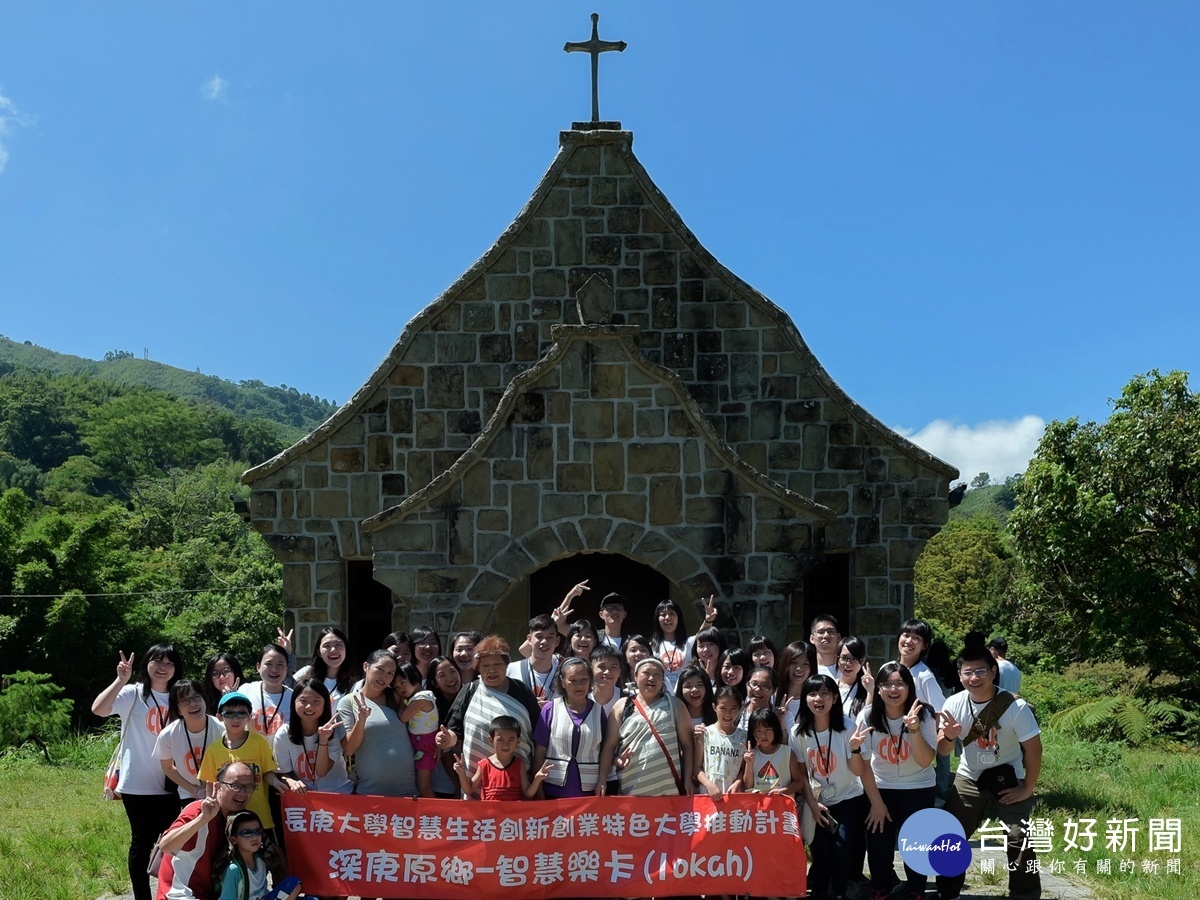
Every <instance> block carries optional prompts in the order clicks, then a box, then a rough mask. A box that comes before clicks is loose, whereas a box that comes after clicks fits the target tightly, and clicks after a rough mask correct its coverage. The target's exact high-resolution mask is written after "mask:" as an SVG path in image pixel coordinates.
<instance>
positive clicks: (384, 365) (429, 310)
mask: <svg viewBox="0 0 1200 900" xmlns="http://www.w3.org/2000/svg"><path fill="white" fill-rule="evenodd" d="M585 143H586V144H589V145H597V144H612V145H614V146H615V147H616V148H617V149H618V151H619V152H620V153H621V155H622V157H623V158H624V159H625V161H626V162H627V163H628V165H629V168H630V172H631V173H632V174H633V176H634V177H635V178H636V179H637V180H638V182H639V183H640V184H641V186H642V187H643V189H645V191H646V196H647V198H648V199H649V201H650V203H651V204H653V205H654V206H655V207H656V208H657V211H658V212H659V214H660V215H661V216H662V218H663V220H664V222H665V223H666V224H667V225H668V226H669V227H670V228H671V229H672V230H673V231H674V232H675V233H676V235H677V236H678V237H679V238H680V239H681V240H683V241H684V242H685V243H686V244H687V245H688V247H689V248H690V249H692V250H693V251H695V252H696V253H697V254H698V255H699V257H700V259H701V261H702V262H703V264H705V265H707V266H710V267H711V268H712V271H713V273H714V274H715V275H716V277H718V278H720V279H722V280H723V281H725V282H726V283H727V284H728V285H729V286H730V287H731V288H733V289H734V290H735V291H737V292H738V293H740V294H742V295H744V296H745V298H746V299H747V301H748V302H750V303H751V304H753V305H756V306H758V307H760V309H761V311H762V312H764V313H765V314H766V315H767V316H769V317H770V318H771V319H772V320H773V321H774V322H775V324H776V325H777V326H779V327H780V328H781V329H782V330H783V332H784V333H785V334H786V335H787V336H788V339H789V340H790V341H791V342H792V344H793V346H794V348H795V350H796V352H797V353H799V354H800V356H801V357H802V358H803V359H804V360H806V361H807V363H808V364H809V366H810V367H811V370H812V375H813V377H814V378H815V379H816V380H817V382H818V383H819V384H820V385H821V386H822V387H824V388H825V390H826V391H827V392H828V393H829V395H830V398H831V399H833V400H834V401H836V402H837V403H840V404H841V405H842V406H843V407H844V408H845V410H846V412H847V413H848V414H849V415H850V416H851V417H852V418H854V419H856V420H857V421H858V422H859V423H860V424H862V425H864V426H866V427H867V428H869V429H871V430H872V431H874V432H875V433H876V434H878V435H879V437H880V438H881V439H882V440H883V441H884V442H886V443H888V444H891V445H892V446H893V447H895V448H896V449H897V450H899V451H900V452H901V453H904V454H905V455H906V456H909V457H911V458H913V459H915V460H916V461H917V462H919V463H921V464H922V465H925V466H928V467H929V468H931V469H933V470H934V471H936V472H938V473H939V474H942V475H945V476H946V477H947V478H948V479H949V478H957V477H958V475H959V472H958V469H957V468H955V467H954V466H952V465H950V464H949V463H947V462H945V461H944V460H941V459H939V458H938V457H936V456H934V455H933V454H932V453H930V452H929V451H928V450H925V449H924V448H922V447H920V446H918V445H917V444H914V443H913V442H912V441H910V440H908V439H907V438H906V437H904V436H903V435H901V434H899V433H898V432H896V431H894V430H893V429H891V428H889V427H888V426H887V425H885V424H884V423H883V422H881V421H879V419H877V418H875V416H873V415H871V413H869V412H868V411H867V410H866V409H865V408H863V407H862V406H860V405H859V404H858V403H856V402H855V401H854V400H853V399H852V398H851V397H850V395H849V394H847V393H846V392H845V391H844V390H842V388H841V387H840V386H839V385H838V383H837V382H836V381H834V380H833V378H832V376H830V374H829V373H828V372H827V371H826V370H825V367H824V366H822V365H821V363H820V361H819V360H818V359H817V357H816V355H815V354H814V353H813V352H812V350H810V349H809V347H808V344H807V343H805V341H804V338H803V337H802V336H801V334H800V330H799V329H798V328H797V327H796V323H795V322H793V321H792V319H791V316H789V315H788V314H787V312H786V311H785V310H784V309H783V308H782V307H779V306H777V305H776V304H775V303H774V302H773V301H772V300H770V299H769V298H768V297H766V296H765V295H764V294H762V293H761V292H760V291H758V290H757V289H756V288H755V287H753V286H752V285H750V284H748V283H747V282H745V281H743V280H742V279H741V278H740V277H738V276H737V275H736V274H735V273H733V272H732V271H730V270H729V269H728V268H726V267H725V266H724V265H723V264H722V263H721V262H720V261H719V260H718V259H717V258H716V257H715V256H713V254H712V253H710V252H709V251H708V250H707V249H706V248H705V247H704V245H703V244H701V243H700V241H699V240H698V239H697V238H696V236H695V235H694V234H693V233H692V230H691V229H690V228H688V227H687V225H686V224H685V223H684V221H683V219H682V217H681V216H680V215H679V213H678V212H676V211H675V207H674V206H672V205H671V202H670V201H669V200H668V199H667V197H666V195H665V194H664V193H663V192H662V191H661V190H660V189H659V187H658V185H656V184H655V183H654V181H653V179H651V177H650V175H649V173H648V172H647V171H646V169H645V167H643V166H642V164H641V162H639V161H638V159H637V157H636V156H635V155H634V154H633V133H632V132H629V131H563V132H560V133H559V148H558V152H557V153H556V154H555V156H554V159H553V160H552V161H551V163H550V167H549V168H548V169H547V170H546V174H545V175H543V176H542V180H541V181H540V182H539V183H538V185H537V187H536V188H535V189H534V192H533V195H532V196H531V197H530V198H529V200H528V201H527V202H526V203H525V205H524V206H523V207H522V208H521V211H520V212H519V213H517V217H516V218H515V219H513V221H512V224H510V225H509V226H508V228H506V229H505V230H504V232H503V233H502V234H501V235H500V237H499V238H497V239H496V242H495V243H494V244H492V246H491V247H490V248H488V250H487V251H485V252H484V254H483V255H482V256H480V257H479V259H477V260H476V261H475V263H474V264H473V265H472V266H471V267H470V268H469V269H467V270H466V271H465V272H464V273H463V274H462V275H460V276H459V277H458V279H457V280H455V282H454V283H453V284H451V285H450V287H448V288H447V289H446V290H445V291H443V292H442V293H441V295H440V296H438V297H437V299H435V300H434V301H433V302H431V303H430V304H429V305H428V306H426V307H425V308H424V309H422V310H421V311H420V312H419V313H417V314H416V315H415V316H414V317H413V318H412V319H411V320H410V321H409V322H408V324H407V325H405V326H404V330H403V331H401V332H400V336H399V337H398V338H397V339H396V343H395V344H393V345H392V349H391V350H390V351H389V352H388V354H387V356H385V357H384V358H383V360H382V361H381V362H380V363H379V365H378V366H376V368H375V371H374V372H372V373H371V375H370V377H368V378H367V380H366V382H364V384H363V386H362V387H360V388H359V389H358V390H357V391H356V392H355V393H354V395H353V396H352V397H351V398H350V399H349V400H347V401H346V402H345V403H343V404H342V406H341V407H339V408H338V410H337V411H336V412H334V414H333V415H332V416H330V417H329V418H328V419H326V420H325V421H324V422H323V423H322V424H321V425H319V426H317V427H316V428H315V429H313V430H312V431H311V432H309V433H308V434H307V435H305V436H304V437H302V438H301V439H300V440H299V441H297V442H296V443H294V444H292V446H290V447H288V448H287V449H286V450H284V451H283V452H281V453H279V454H277V455H276V456H274V457H272V458H271V459H269V460H267V461H266V462H264V463H260V464H259V465H257V466H253V467H251V468H249V469H247V470H246V471H245V472H244V473H242V482H243V483H244V484H253V483H254V482H255V481H258V480H259V479H260V478H263V477H265V476H267V475H269V474H271V473H272V472H275V471H277V470H279V469H281V468H283V467H284V466H285V465H287V464H288V463H290V462H291V461H292V460H294V459H295V458H296V457H298V456H299V455H300V454H302V453H304V452H305V451H307V450H308V449H310V448H311V447H313V446H315V445H317V444H319V443H320V442H321V441H322V440H324V439H325V438H326V437H329V436H330V435H332V434H333V433H334V432H336V431H337V430H338V429H339V428H340V427H341V426H342V425H343V424H344V423H345V422H346V421H347V420H348V419H350V418H351V416H353V415H354V413H355V411H356V410H357V408H358V407H359V406H361V405H362V404H364V403H366V402H367V401H368V400H369V399H370V397H371V396H372V395H373V394H374V393H375V391H376V390H378V389H379V387H380V386H381V385H383V384H385V383H386V381H387V377H388V375H389V373H390V372H391V371H392V369H393V368H394V367H395V366H396V365H398V364H400V363H401V362H402V361H403V356H404V351H405V350H406V349H407V347H408V345H409V344H410V343H411V342H412V340H413V339H414V337H415V336H416V335H417V334H418V333H419V332H421V331H422V330H423V328H424V326H425V325H426V324H427V323H429V322H430V321H431V320H432V319H434V318H436V316H437V315H438V314H439V313H441V312H442V310H444V309H445V308H446V307H447V306H449V305H450V304H451V303H452V302H454V300H455V299H457V297H458V295H459V294H460V293H461V292H462V291H463V290H465V289H466V288H467V287H468V286H470V285H471V284H472V283H473V282H474V281H475V280H476V279H477V278H479V277H480V276H482V275H483V274H484V273H485V272H486V271H487V269H488V267H489V266H490V265H491V264H492V263H493V262H494V261H495V260H496V259H498V258H499V257H500V256H501V255H502V254H503V253H504V252H505V251H507V250H508V249H509V246H510V245H511V244H512V243H513V241H514V240H515V239H516V237H517V235H518V234H520V232H521V230H522V229H524V227H525V226H526V225H527V224H528V223H529V222H530V221H531V220H532V219H533V218H534V217H535V216H536V215H537V210H538V207H540V206H541V203H542V201H543V200H544V199H545V198H546V195H547V194H548V193H549V192H550V190H551V189H552V188H553V187H554V186H555V184H556V182H557V179H558V176H559V175H560V174H561V172H562V170H563V168H565V166H566V164H567V161H568V160H569V159H570V158H571V155H572V154H573V153H574V151H575V149H576V148H577V147H578V146H580V145H582V144H585Z"/></svg>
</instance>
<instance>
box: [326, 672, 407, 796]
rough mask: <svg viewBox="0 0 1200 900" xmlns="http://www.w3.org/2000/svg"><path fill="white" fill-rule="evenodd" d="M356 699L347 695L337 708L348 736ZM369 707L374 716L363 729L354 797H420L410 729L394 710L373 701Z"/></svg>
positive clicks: (357, 756)
mask: <svg viewBox="0 0 1200 900" xmlns="http://www.w3.org/2000/svg"><path fill="white" fill-rule="evenodd" d="M354 697H355V695H354V694H348V695H346V696H345V697H343V698H342V699H341V700H339V701H338V706H337V710H338V715H339V716H341V718H342V726H343V727H344V728H345V729H346V732H347V733H349V732H350V730H351V729H352V728H353V727H354V718H355V716H354ZM364 699H365V698H364ZM366 703H367V705H368V706H370V707H371V714H370V715H369V716H368V717H367V721H366V724H365V726H364V729H363V739H362V743H361V744H360V745H359V747H358V749H357V750H356V751H355V752H354V770H355V772H356V773H357V775H358V787H357V788H356V789H355V791H354V793H356V794H378V795H380V796H383V797H415V796H417V774H416V769H415V767H414V766H413V750H412V743H411V742H410V741H409V738H408V728H406V727H405V725H404V723H403V722H401V721H400V717H399V716H398V715H397V714H396V712H395V711H394V710H392V709H389V708H388V707H386V706H381V705H380V704H378V703H375V702H373V701H371V700H366Z"/></svg>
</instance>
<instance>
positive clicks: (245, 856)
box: [219, 810, 300, 900]
mask: <svg viewBox="0 0 1200 900" xmlns="http://www.w3.org/2000/svg"><path fill="white" fill-rule="evenodd" d="M225 839H226V840H227V841H228V842H229V868H227V869H226V870H225V876H224V878H223V879H222V881H221V896H220V898H219V900H285V898H286V900H296V898H297V897H299V896H300V879H299V878H296V877H295V876H291V877H288V878H284V879H283V880H282V881H281V882H280V883H279V884H277V885H276V886H275V887H273V888H271V889H270V890H267V861H266V860H265V859H264V858H263V827H262V822H261V821H259V818H258V815H257V814H256V813H252V812H250V811H249V810H243V811H242V812H237V813H234V814H233V815H232V816H230V817H229V820H228V821H227V822H226V823H225Z"/></svg>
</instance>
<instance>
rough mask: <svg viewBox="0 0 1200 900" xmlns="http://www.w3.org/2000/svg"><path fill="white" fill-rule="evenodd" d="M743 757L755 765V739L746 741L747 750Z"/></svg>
mask: <svg viewBox="0 0 1200 900" xmlns="http://www.w3.org/2000/svg"><path fill="white" fill-rule="evenodd" d="M742 759H744V760H745V761H746V762H748V763H750V765H754V741H746V752H745V753H743V754H742Z"/></svg>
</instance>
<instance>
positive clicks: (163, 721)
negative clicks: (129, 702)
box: [146, 704, 167, 734]
mask: <svg viewBox="0 0 1200 900" xmlns="http://www.w3.org/2000/svg"><path fill="white" fill-rule="evenodd" d="M166 726H167V709H166V707H164V706H159V705H157V704H155V705H154V706H148V707H146V730H147V731H149V732H150V733H151V734H158V733H159V732H160V731H162V730H163V729H164V728H166Z"/></svg>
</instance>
